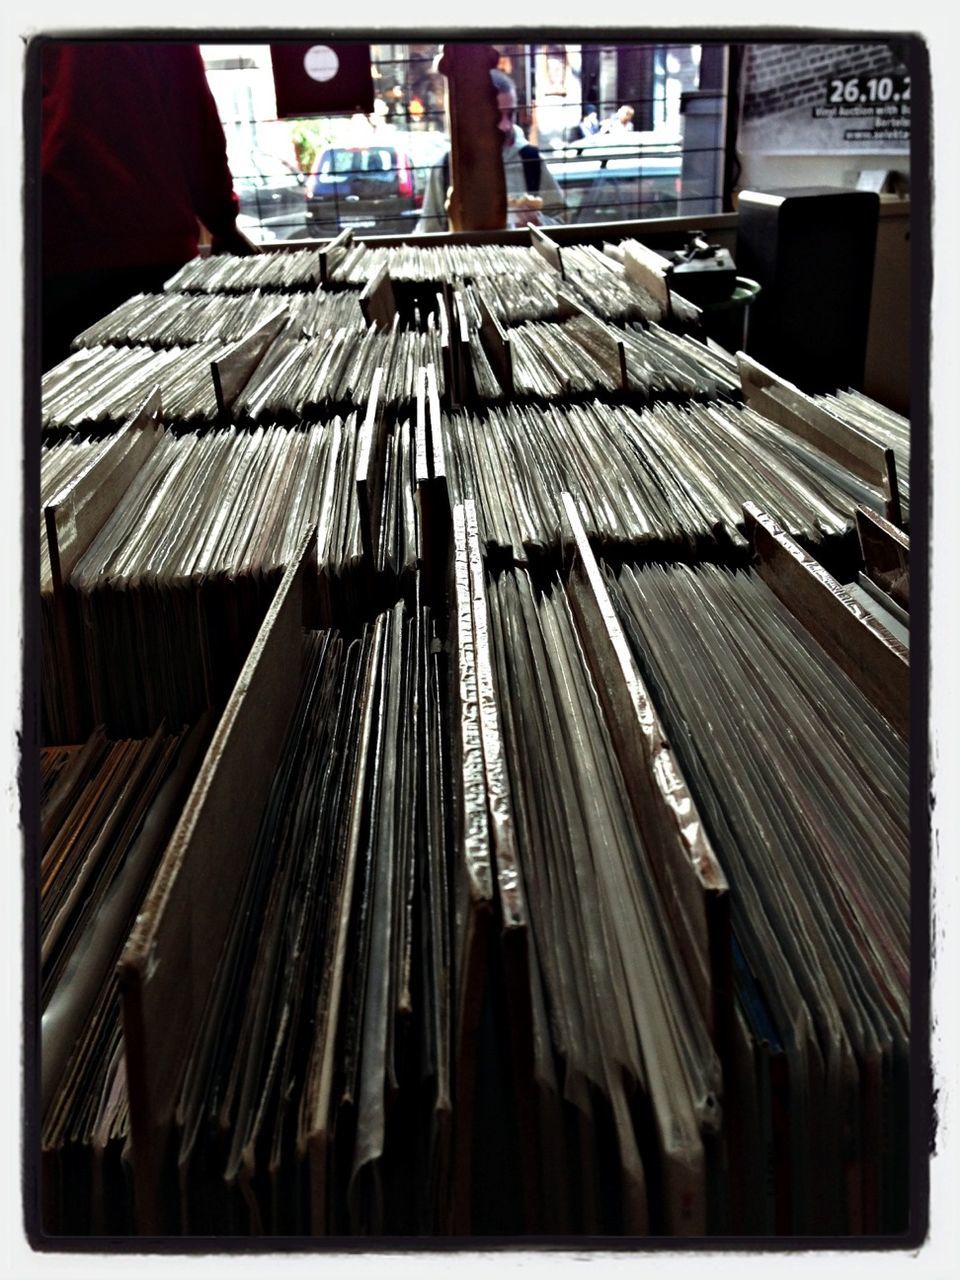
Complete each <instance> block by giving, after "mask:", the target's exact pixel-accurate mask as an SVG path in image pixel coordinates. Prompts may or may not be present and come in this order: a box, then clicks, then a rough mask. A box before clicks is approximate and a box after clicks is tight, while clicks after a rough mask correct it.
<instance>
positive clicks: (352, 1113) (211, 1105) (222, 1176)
mask: <svg viewBox="0 0 960 1280" xmlns="http://www.w3.org/2000/svg"><path fill="white" fill-rule="evenodd" d="M431 635H432V628H431V624H430V618H429V615H428V614H427V613H426V612H425V611H424V610H422V609H418V608H417V607H416V606H413V607H405V606H404V605H402V604H398V605H397V606H396V607H395V608H393V609H392V610H391V611H389V612H387V613H383V614H381V615H379V616H378V617H377V619H376V620H375V622H373V623H372V624H368V625H367V626H366V627H364V629H363V631H362V633H361V634H360V635H359V636H358V637H357V638H355V639H353V640H352V641H349V640H348V639H347V638H346V637H345V636H343V635H341V634H339V633H338V632H319V633H311V634H309V635H308V636H307V637H306V639H305V641H304V674H303V680H302V685H301V693H300V701H299V705H298V707H297V709H296V711H295V713H294V716H293V719H292V721H291V725H290V729H289V732H288V736H287V740H286V743H285V745H284V747H283V750H282V753H281V757H280V759H279V760H277V761H265V762H264V765H265V767H266V768H269V769H271V770H275V772H274V778H273V784H272V789H271V791H270V794H269V798H268V800H267V803H266V808H265V811H264V813H263V818H262V821H261V823H260V829H259V833H258V835H257V837H256V843H255V846H254V849H253V853H252V856H251V858H250V862H249V870H248V873H247V875H246V877H245V879H244V881H243V884H242V886H241V888H240V900H239V906H238V910H236V911H235V912H234V913H233V916H232V924H231V928H230V932H229V935H228V937H227V939H226V945H225V948H224V950H223V952H222V954H221V958H220V963H219V968H218V972H217V978H216V984H215V986H214V988H213V990H212V991H211V992H210V998H209V1002H208V1005H207V1008H206V1010H205V1015H204V1021H203V1023H202V1027H201V1031H200V1034H199V1035H198V1037H197V1040H196V1042H195V1044H194V1045H193V1047H192V1050H191V1052H190V1054H189V1057H188V1059H187V1061H186V1062H185V1063H184V1064H183V1066H184V1074H183V1083H182V1088H181V1091H180V1101H179V1105H178V1107H177V1113H176V1137H175V1139H174V1142H175V1150H176V1152H177V1158H176V1163H175V1171H174V1170H171V1176H172V1177H173V1178H175V1185H174V1187H173V1188H172V1189H171V1190H172V1195H171V1196H170V1199H169V1201H168V1203H169V1204H171V1205H174V1206H178V1210H177V1213H176V1217H177V1220H178V1221H177V1223H176V1229H179V1230H183V1231H188V1232H203V1233H208V1232H209V1233H217V1232H223V1231H229V1232H241V1233H245V1232H249V1231H252V1232H254V1233H255V1234H260V1233H264V1232H266V1233H274V1232H284V1233H299V1232H303V1233H310V1232H311V1230H312V1231H314V1232H332V1233H337V1234H342V1233H349V1232H357V1233H363V1232H377V1231H387V1232H390V1233H395V1232H431V1231H437V1230H442V1229H443V1222H444V1218H445V1214H446V1208H445V1198H446V1196H447V1194H448V1188H447V1184H446V1170H447V1167H448V1162H449V1153H448V1147H449V1140H450V1129H449V1126H450V1106H451V1090H452V1083H451V1071H452V1064H451V1054H450V1039H451V1030H450V1026H451V998H452V995H451V993H452V981H451V975H450V972H449V962H450V952H451V941H450V929H451V921H450V892H451V887H450V883H449V868H448V860H449V836H448V831H447V824H448V822H449V815H448V814H447V812H446V808H445V806H446V798H447V795H448V790H449V780H448V772H447V765H446V763H445V756H444V751H443V748H442V742H441V725H442V711H441V697H442V691H443V686H444V683H445V676H444V666H443V658H442V655H441V654H440V653H438V652H436V650H435V648H434V647H433V646H432V645H431ZM172 1225H173V1224H172Z"/></svg>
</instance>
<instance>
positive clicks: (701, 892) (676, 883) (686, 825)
mask: <svg viewBox="0 0 960 1280" xmlns="http://www.w3.org/2000/svg"><path fill="white" fill-rule="evenodd" d="M562 503H563V509H564V516H565V518H566V521H567V523H568V525H569V527H570V530H571V534H572V543H573V547H574V557H573V562H572V564H571V568H570V575H569V578H568V582H567V595H568V598H569V600H570V603H571V606H572V609H573V615H574V619H575V621H576V624H577V631H578V633H579V636H580V642H581V644H582V645H583V649H584V653H585V654H586V657H587V661H588V663H589V666H590V669H591V671H592V673H593V678H594V681H595V683H596V687H597V692H598V694H599V697H600V701H601V704H602V707H603V711H604V716H605V719H606V721H607V724H608V726H609V729H610V735H611V739H612V741H613V745H614V748H615V750H616V752H617V755H618V757H619V759H620V762H621V764H622V766H623V769H624V774H625V776H626V778H627V779H628V783H629V786H628V790H629V794H630V799H631V803H632V805H633V810H634V813H635V815H636V819H637V823H638V825H639V827H640V830H641V832H642V834H643V837H644V840H645V841H646V843H647V845H648V847H649V848H650V849H651V851H656V852H657V853H658V855H659V856H657V857H655V859H654V868H655V871H656V875H657V878H658V884H659V887H660V890H661V895H662V899H663V902H664V904H665V907H666V910H667V912H668V914H669V916H670V921H671V925H672V927H673V931H674V933H675V935H676V938H677V942H678V946H679V950H680V954H681V956H682V958H683V962H684V966H685V968H686V971H687V973H688V975H689V979H690V983H691V986H692V989H693V991H694V992H695V994H696V998H697V1001H698V1004H699V1007H700V1010H701V1012H702V1014H703V1016H704V1018H705V1019H706V1023H707V1026H708V1027H709V1028H710V1031H711V1034H712V1035H713V1037H714V1043H715V1045H716V1047H717V1050H718V1053H719V1054H720V1057H721V1061H722V1060H723V1059H724V1057H725V1054H726V1050H727V1046H728V1045H729V1043H730V1037H731V1035H732V1026H733V1004H732V978H731V943H730V903H729V893H728V885H727V880H726V876H725V875H724V872H723V868H722V867H721V866H720V863H719V861H718V860H717V856H716V854H715V852H714V850H713V847H712V845H711V843H710V840H709V838H708V836H707V833H706V830H705V828H704V825H703V822H702V820H701V818H700V816H699V814H698V812H697V807H696V803H695V801H694V798H693V796H692V795H691V793H690V790H689V788H688V786H687V783H686V781H685V780H684V777H683V774H682V772H681V769H680V766H679V763H678V762H677V759H676V756H675V755H674V752H673V748H672V747H671V746H670V743H669V741H668V740H667V736H666V733H665V731H664V728H663V725H662V723H661V721H660V717H659V715H658V714H657V711H656V708H655V707H654V705H653V701H652V699H651V697H650V694H649V693H648V691H647V688H646V685H645V684H644V681H643V677H642V675H641V674H640V670H639V667H638V666H637V663H636V660H635V658H634V656H633V653H632V652H631V650H630V645H629V642H628V640H627V637H626V634H625V633H624V631H623V628H622V626H621V625H620V621H619V619H618V618H617V615H616V610H615V608H614V605H613V601H612V600H611V599H610V595H609V592H608V591H607V588H606V585H605V583H604V581H603V575H602V573H601V571H600V567H599V564H598V563H597V560H596V557H595V556H594V553H593V549H592V548H591V546H590V542H589V539H588V537H587V533H586V529H585V528H584V525H583V521H582V520H581V518H580V513H579V511H578V510H577V507H576V503H575V501H574V499H573V497H572V496H571V495H570V494H569V493H564V494H563V495H562Z"/></svg>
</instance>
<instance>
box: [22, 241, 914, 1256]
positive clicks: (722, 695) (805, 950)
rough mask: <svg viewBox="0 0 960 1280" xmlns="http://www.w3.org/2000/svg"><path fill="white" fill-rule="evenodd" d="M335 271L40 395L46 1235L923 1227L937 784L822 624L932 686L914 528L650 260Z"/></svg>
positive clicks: (844, 400)
mask: <svg viewBox="0 0 960 1280" xmlns="http://www.w3.org/2000/svg"><path fill="white" fill-rule="evenodd" d="M342 240H343V242H342V243H340V241H335V242H332V243H331V245H329V246H327V247H326V248H325V250H324V251H322V252H312V251H311V252H308V251H301V250H296V251H289V252H277V253H264V254H260V255H255V256H253V257H250V258H246V259H231V258H207V259H198V260H197V261H195V262H193V263H190V264H188V265H187V266H186V267H184V268H183V269H182V270H181V271H180V272H178V273H177V275H176V276H175V277H174V278H173V279H172V280H170V281H169V282H168V283H167V286H166V288H165V290H164V293H163V294H162V295H156V296H147V295H141V296H138V297H136V298H132V299H130V301H129V302H128V303H125V304H123V306H121V307H119V308H118V309H117V310H116V311H115V312H113V313H112V314H111V315H110V316H106V317H104V318H103V319H102V320H101V321H99V322H98V323H97V324H95V325H93V326H91V327H90V329H88V330H87V331H86V333H84V334H82V335H80V336H79V338H78V340H77V342H76V343H75V347H76V350H75V351H74V352H73V354H71V356H70V357H69V358H68V359H67V360H66V361H65V362H64V364H63V365H61V366H59V367H58V368H56V369H54V370H52V371H51V372H50V373H49V374H48V375H47V376H46V378H45V380H44V385H43V421H44V431H45V434H44V449H43V455H42V466H41V505H42V507H43V509H44V511H45V515H46V522H45V524H44V529H43V535H42V553H41V562H42V583H41V595H42V628H43V635H42V639H43V654H42V665H41V679H42V707H43V738H44V742H45V744H46V745H45V747H44V750H43V753H42V761H41V792H40V794H41V806H42V807H41V846H42V847H41V849H40V850H39V851H38V866H39V868H40V870H39V873H38V885H39V889H38V892H39V905H38V917H39V942H38V946H39V963H40V970H39V975H38V1000H39V1004H40V1011H41V1013H42V1054H41V1069H42V1070H41V1074H42V1090H41V1094H42V1116H41V1149H42V1163H41V1174H42V1206H43V1221H44V1225H45V1229H46V1230H47V1231H49V1232H50V1233H51V1234H52V1235H62V1234H64V1233H66V1234H74V1235H89V1234H101V1233H105V1232H106V1233H109V1234H114V1235H119V1236H123V1235H127V1234H132V1235H136V1234H138V1233H140V1234H144V1235H153V1236H156V1235H173V1236H179V1235H187V1236H189V1235H205V1236H253V1237H258V1236H263V1237H265V1238H268V1239H269V1238H272V1237H276V1236H278V1235H279V1236H306V1237H349V1236H364V1237H366V1236H390V1237H404V1238H407V1237H413V1236H424V1235H426V1236H443V1237H450V1236H453V1237H457V1238H468V1237H476V1238H488V1237H492V1236H509V1237H518V1236H529V1237H544V1236H546V1237H551V1238H556V1237H567V1236H592V1237H604V1236H606V1237H610V1236H613V1237H616V1236H629V1237H644V1236H647V1235H663V1236H675V1237H693V1236H703V1235H714V1236H717V1237H723V1236H727V1235H730V1234H760V1235H780V1236H798V1237H802V1236H805V1235H809V1234H820V1235H832V1236H837V1237H848V1236H850V1237H852V1236H857V1237H859V1236H862V1235H864V1234H868V1235H876V1234H885V1233H896V1232H899V1231H902V1230H904V1229H905V1227H906V1225H907V1219H908V1208H909V1198H910V1186H909V1179H908V1170H907V1166H908V1150H909V1144H910V1136H911V1132H910V1124H909V1115H908V1098H909V1087H908V1086H909V1060H910V1002H909V991H910V963H909V962H910V935H909V906H910V875H909V870H910V867H909V826H908V808H909V806H908V773H909V769H908V765H909V755H908V744H907V741H906V738H905V736H904V730H903V722H902V720H901V719H900V717H899V715H894V716H891V715H889V714H888V710H889V708H888V707H887V706H886V704H883V705H881V703H880V702H877V701H875V700H874V699H873V698H872V697H871V694H870V690H869V682H868V683H867V684H866V685H865V683H864V681H863V679H862V672H860V671H858V670H852V669H851V668H850V667H849V666H847V665H845V662H844V660H843V658H842V655H841V656H838V655H837V653H836V652H835V651H834V650H832V649H831V648H830V643H827V642H825V641H823V640H822V638H821V639H818V638H817V633H816V627H815V626H813V625H812V624H809V623H808V622H806V621H805V620H804V615H803V613H802V610H801V609H800V608H799V606H798V607H797V608H794V607H792V604H791V598H792V597H793V596H795V597H796V598H797V600H798V601H800V602H802V601H803V600H805V599H806V597H807V594H808V592H812V591H814V590H821V589H822V590H824V591H827V592H828V593H832V595H831V598H832V606H833V607H835V608H837V609H839V610H841V612H842V614H843V617H842V621H841V624H838V625H837V626H836V627H835V628H834V631H836V632H837V633H838V634H840V633H844V634H847V633H849V634H854V632H855V638H856V640H857V643H858V644H860V641H861V639H862V638H863V637H862V636H861V632H862V631H869V635H867V636H866V638H865V640H864V641H863V643H864V644H865V645H866V646H867V647H866V648H863V649H862V651H861V649H858V650H857V652H858V653H861V652H873V650H872V649H870V648H869V645H873V646H879V648H880V649H881V650H882V653H883V658H884V661H889V662H891V663H904V662H905V654H904V651H903V649H902V647H901V646H899V645H898V644H897V643H896V642H895V641H894V640H893V639H891V637H890V636H889V635H888V633H887V632H886V631H885V630H884V629H883V627H882V626H879V624H877V623H876V622H874V621H865V620H864V617H862V616H861V614H862V613H863V611H860V610H858V609H857V607H856V606H855V605H853V604H852V603H850V601H849V599H848V598H847V597H846V596H845V594H844V591H843V589H842V588H841V587H840V586H839V585H838V584H837V583H835V582H834V581H833V580H832V579H830V578H829V577H828V575H826V573H825V570H823V569H822V568H821V566H820V565H819V564H817V563H816V562H814V561H813V560H812V559H811V555H812V554H816V555H818V556H821V555H822V556H824V557H825V559H829V556H830V553H831V551H832V550H833V549H835V548H836V547H838V546H840V545H841V544H842V545H844V546H847V545H849V540H850V535H851V533H852V530H853V528H854V511H855V508H856V507H857V506H858V504H859V505H861V506H864V507H866V508H868V509H869V510H871V511H876V512H878V513H880V514H882V512H883V509H884V508H883V502H884V494H883V493H882V492H881V490H880V488H878V487H877V486H875V485H874V484H873V483H872V481H871V480H870V478H869V477H868V478H864V476H865V475H866V473H865V472H864V473H862V474H860V475H859V476H857V475H854V474H852V473H851V472H850V471H849V469H847V468H845V467H844V466H843V465H842V464H841V463H840V462H838V461H837V459H836V456H830V454H829V453H828V452H824V451H823V450H822V449H821V448H819V447H818V445H817V442H816V436H815V433H814V435H813V436H812V437H806V438H805V437H804V436H803V435H802V434H797V433H795V432H792V431H791V430H790V429H789V427H788V426H784V425H783V424H782V423H779V422H776V421H773V420H771V419H770V418H767V417H765V416H764V415H763V413H762V412H760V411H758V409H756V408H754V407H748V406H747V404H746V403H745V399H746V396H745V395H744V393H743V392H742V389H741V382H740V373H739V370H738V365H737V361H736V360H735V359H734V358H733V356H732V355H731V354H730V353H727V352H724V351H722V350H720V349H719V348H717V347H716V346H714V345H712V344H709V343H707V342H706V341H705V340H704V339H703V337H702V334H701V333H700V330H699V328H698V325H697V313H696V309H695V308H690V307H689V305H684V304H683V303H682V302H681V301H680V300H677V302H676V306H675V307H673V308H670V307H667V308H666V309H665V308H664V306H663V305H662V303H660V302H658V301H657V300H656V297H655V295H654V293H651V292H647V291H646V290H645V289H644V288H643V287H642V286H641V285H640V284H638V283H637V279H636V277H635V275H634V274H633V272H632V270H630V269H629V268H630V262H631V254H632V252H633V249H632V247H631V245H632V242H626V244H625V245H620V246H611V247H610V251H608V252H603V251H601V250H600V249H597V248H592V247H590V246H586V245H573V246H570V245H565V246H563V247H562V248H561V250H560V253H561V257H562V270H561V268H560V267H559V265H558V264H557V263H556V262H551V260H550V259H549V256H548V257H544V254H543V252H542V246H539V247H538V246H537V245H536V244H535V243H531V245H529V246H526V245H524V246H520V245H510V246H497V245H473V244H463V245H458V244H445V245H430V246H426V245H424V246H417V245H410V244H407V245H399V246H397V247H395V248H384V247H378V248H374V247H371V246H369V245H365V244H361V243H353V242H351V240H350V237H349V236H347V237H345V238H342ZM278 308H279V311H278ZM211 364H213V365H214V366H215V369H214V371H213V372H212V371H211V368H210V366H211ZM214 375H215V376H214ZM154 388H159V392H158V394H156V396H155V399H154V400H152V401H150V402H149V403H150V404H151V405H152V408H151V409H150V411H149V413H148V412H147V410H146V408H142V406H144V402H145V400H146V399H147V397H148V395H150V393H151V392H153V391H154ZM824 401H829V405H828V407H829V410H830V414H831V415H832V417H833V418H835V419H837V420H838V425H837V428H836V429H837V430H838V431H843V430H850V431H852V432H856V433H860V434H862V435H865V436H867V435H870V436H871V438H872V439H874V440H876V442H877V443H879V444H881V445H882V446H883V448H884V449H893V450H894V451H895V453H896V454H897V460H898V462H902V466H903V467H904V468H907V467H908V465H909V426H908V424H906V423H904V421H903V420H902V419H897V418H896V415H891V414H889V413H888V412H887V411H885V410H883V409H881V407H880V406H877V405H874V404H873V403H872V402H870V401H869V400H867V398H866V397H864V396H862V395H859V394H856V395H853V394H847V393H845V392H841V393H839V394H838V395H837V396H836V397H829V398H824ZM138 415H139V416H138ZM871 433H872V435H871ZM905 474H906V471H905ZM106 495H109V499H108V497H107V496H106ZM745 504H747V507H746V509H745ZM750 504H752V505H750ZM757 511H759V512H761V513H763V514H762V516H760V517H758V516H757V515H756V514H755V513H756V512H757ZM750 512H753V513H754V514H753V515H751V514H750ZM758 521H759V525H761V526H762V528H763V530H765V531H766V533H765V536H766V537H767V538H768V540H772V542H773V543H775V549H776V554H777V556H779V557H780V559H779V561H778V560H776V559H774V558H772V557H771V558H770V559H769V560H763V559H762V556H761V542H760V540H759V534H758V533H757V527H758ZM770 530H772V531H773V532H772V533H771V532H770ZM794 539H796V540H797V541H794ZM761 561H762V562H761ZM784 563H786V566H787V567H786V568H785V569H784V568H783V564H784ZM778 564H779V565H780V568H779V569H778V568H777V565H778ZM771 566H772V567H771ZM798 566H799V568H798ZM801 568H802V573H801V572H800V569H801ZM777 572H782V573H783V574H784V575H785V576H784V578H783V582H784V583H785V584H786V586H785V587H783V588H782V589H781V587H780V586H779V585H778V582H777V580H776V578H775V576H774V577H771V574H774V575H775V574H776V573H777ZM798 573H800V577H799V578H798V577H797V576H796V575H797V574H798ZM791 574H792V575H794V576H792V577H791V576H789V575H791ZM785 598H786V603H784V599H785ZM814 612H816V610H814ZM844 628H847V629H848V632H844ZM849 628H853V629H854V632H850V631H849ZM867 642H869V643H867ZM831 643H832V641H831ZM860 665H861V667H862V666H863V665H864V664H863V662H861V664H860ZM891 669H892V668H891ZM885 670H886V668H885ZM899 671H900V668H899V667H898V668H897V672H898V673H899ZM887 683H888V684H890V683H891V682H890V681H887ZM900 687H901V686H900V685H899V684H896V688H897V689H899V688H900ZM903 687H904V688H905V685H904V686H903ZM892 696H896V695H892ZM904 696H905V695H904ZM899 710H903V708H899ZM268 1247H269V1246H268Z"/></svg>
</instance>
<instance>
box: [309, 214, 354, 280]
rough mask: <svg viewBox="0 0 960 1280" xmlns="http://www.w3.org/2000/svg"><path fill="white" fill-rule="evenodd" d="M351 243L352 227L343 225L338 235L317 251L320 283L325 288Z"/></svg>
mask: <svg viewBox="0 0 960 1280" xmlns="http://www.w3.org/2000/svg"><path fill="white" fill-rule="evenodd" d="M352 244H353V227H344V228H343V230H342V231H341V232H340V234H339V235H337V236H334V238H333V239H332V240H331V241H330V243H329V244H327V245H325V246H324V248H322V249H321V250H320V252H319V255H318V257H319V260H320V284H321V287H322V288H324V289H325V288H327V287H328V286H329V285H330V284H331V283H332V281H333V278H334V275H335V273H336V270H337V267H338V266H339V265H340V264H341V262H343V260H344V258H345V257H346V255H347V250H348V249H349V248H350V246H351V245H352Z"/></svg>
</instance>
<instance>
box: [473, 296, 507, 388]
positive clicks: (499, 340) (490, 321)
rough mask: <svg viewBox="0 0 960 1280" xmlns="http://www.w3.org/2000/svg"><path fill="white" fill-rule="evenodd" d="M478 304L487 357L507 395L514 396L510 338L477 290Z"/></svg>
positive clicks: (481, 333) (482, 340) (481, 332)
mask: <svg viewBox="0 0 960 1280" xmlns="http://www.w3.org/2000/svg"><path fill="white" fill-rule="evenodd" d="M476 298H477V306H478V308H479V310H480V341H481V342H482V343H483V349H484V351H485V352H486V353H487V359H488V360H489V361H490V365H491V367H492V369H493V371H494V373H495V374H496V375H497V380H498V382H499V383H500V386H501V387H502V388H503V391H504V394H505V395H506V396H512V395H513V391H514V387H513V351H512V349H511V346H510V338H509V335H508V334H507V332H506V330H505V329H504V328H503V326H502V325H501V323H500V321H499V320H498V319H497V317H496V316H495V315H494V314H493V312H492V311H491V310H490V307H489V306H488V305H487V300H486V298H484V296H483V294H482V292H481V291H480V290H479V289H477V290H476Z"/></svg>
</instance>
